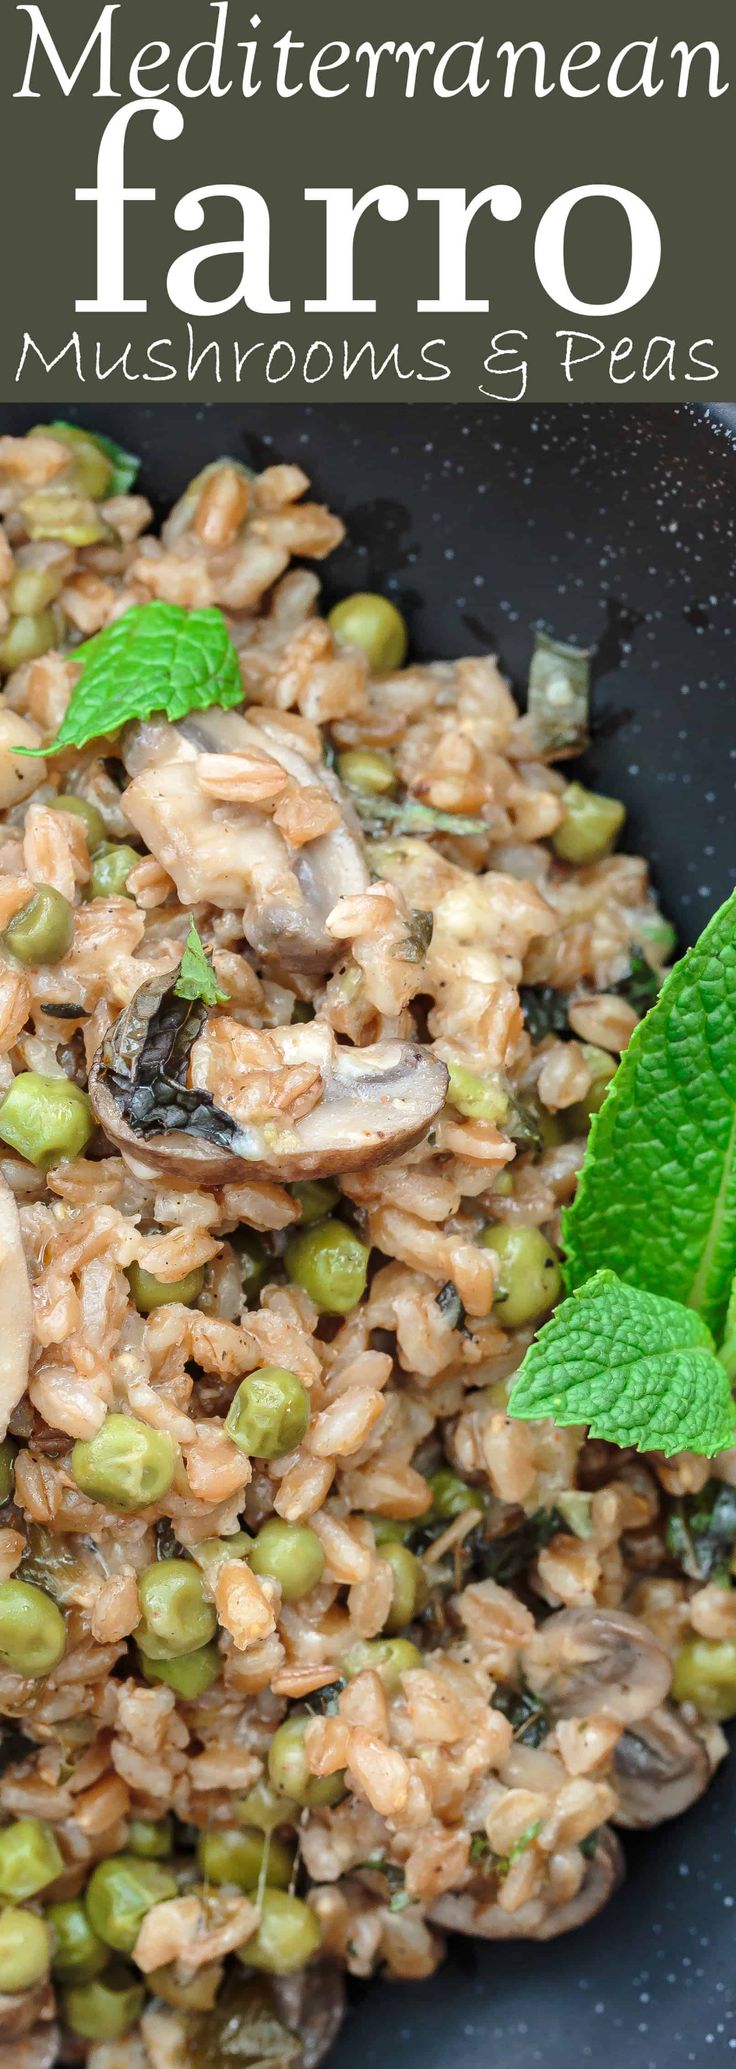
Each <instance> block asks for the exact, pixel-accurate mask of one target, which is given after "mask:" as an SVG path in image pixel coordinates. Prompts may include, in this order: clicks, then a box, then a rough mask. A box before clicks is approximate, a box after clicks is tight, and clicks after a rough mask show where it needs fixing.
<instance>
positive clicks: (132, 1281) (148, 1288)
mask: <svg viewBox="0 0 736 2069" xmlns="http://www.w3.org/2000/svg"><path fill="white" fill-rule="evenodd" d="M127 1279H128V1284H129V1286H130V1290H131V1293H132V1295H133V1299H134V1301H135V1305H136V1307H137V1309H138V1313H139V1315H152V1314H153V1312H154V1309H155V1308H157V1307H168V1306H169V1305H170V1303H171V1302H172V1301H179V1302H181V1305H182V1306H183V1307H194V1304H195V1302H196V1301H197V1300H198V1299H199V1296H200V1293H201V1291H202V1287H203V1285H204V1270H203V1268H202V1266H201V1265H197V1266H195V1269H194V1271H193V1272H187V1273H186V1275H185V1277H184V1278H183V1279H156V1278H154V1275H153V1272H146V1271H144V1269H143V1266H142V1265H141V1264H136V1263H135V1262H133V1264H129V1265H128V1267H127Z"/></svg>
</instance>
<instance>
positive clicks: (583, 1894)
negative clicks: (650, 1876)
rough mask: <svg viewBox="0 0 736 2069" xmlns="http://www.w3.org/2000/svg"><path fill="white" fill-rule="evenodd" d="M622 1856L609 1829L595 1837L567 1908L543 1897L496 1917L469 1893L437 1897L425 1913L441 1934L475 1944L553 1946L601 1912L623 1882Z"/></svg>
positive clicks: (496, 1907) (492, 1907) (495, 1908)
mask: <svg viewBox="0 0 736 2069" xmlns="http://www.w3.org/2000/svg"><path fill="white" fill-rule="evenodd" d="M624 1865H625V1864H624V1856H623V1850H622V1847H621V1844H620V1842H619V1840H618V1839H617V1838H616V1834H615V1832H612V1831H611V1829H610V1826H609V1825H602V1826H601V1829H600V1831H599V1833H598V1834H597V1843H596V1849H595V1853H594V1855H593V1857H592V1859H591V1860H589V1861H588V1863H587V1866H586V1870H585V1874H584V1876H583V1880H582V1882H581V1884H580V1888H579V1890H578V1891H577V1893H576V1895H575V1896H574V1897H571V1898H570V1901H569V1903H567V1904H557V1905H552V1906H550V1905H549V1901H548V1896H547V1895H546V1894H545V1892H544V1891H543V1892H542V1893H541V1895H540V1896H538V1897H532V1898H531V1900H530V1902H529V1903H528V1904H521V1905H520V1907H519V1910H518V1911H502V1909H501V1906H500V1904H496V1903H494V1902H490V1903H488V1902H484V1900H483V1898H482V1897H479V1896H478V1895H477V1894H474V1893H473V1892H472V1891H471V1890H459V1891H458V1892H456V1893H453V1892H449V1893H448V1895H446V1896H443V1897H438V1899H437V1902H436V1903H435V1904H433V1905H432V1909H431V1911H430V1913H429V1916H430V1918H431V1919H432V1922H433V1924H434V1925H442V1926H444V1927H445V1929H446V1931H449V1932H457V1933H468V1934H470V1936H471V1938H473V1939H479V1940H556V1939H557V1938H558V1937H559V1935H560V1933H566V1932H572V1930H573V1928H574V1927H575V1926H577V1925H587V1924H588V1920H589V1919H591V1918H595V1916H596V1913H597V1912H598V1911H602V1909H603V1906H604V1904H607V1903H608V1899H609V1897H612V1896H613V1893H614V1890H616V1889H618V1886H619V1883H620V1882H622V1881H623V1876H624Z"/></svg>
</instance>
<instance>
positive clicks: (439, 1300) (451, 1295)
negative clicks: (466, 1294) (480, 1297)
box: [435, 1279, 465, 1329]
mask: <svg viewBox="0 0 736 2069" xmlns="http://www.w3.org/2000/svg"><path fill="white" fill-rule="evenodd" d="M435 1300H436V1305H437V1307H438V1308H439V1311H440V1314H441V1316H442V1320H443V1322H447V1323H449V1326H450V1328H451V1329H462V1327H463V1324H464V1321H465V1309H464V1307H463V1304H462V1301H461V1299H460V1295H459V1293H458V1290H457V1286H454V1285H453V1283H452V1279H446V1280H445V1283H444V1286H440V1290H439V1293H437V1294H436V1295H435Z"/></svg>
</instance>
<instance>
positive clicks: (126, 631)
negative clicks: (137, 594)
mask: <svg viewBox="0 0 736 2069" xmlns="http://www.w3.org/2000/svg"><path fill="white" fill-rule="evenodd" d="M74 659H75V661H81V662H82V673H81V675H80V678H79V681H78V683H77V685H76V689H74V690H73V691H72V695H71V701H70V703H69V705H68V707H67V710H66V712H65V714H64V718H63V719H62V723H61V725H60V727H59V731H58V733H57V735H56V739H55V740H54V742H53V744H52V745H51V746H50V747H42V748H37V747H31V748H20V747H19V748H17V749H16V750H15V751H16V753H18V754H32V755H33V754H44V755H50V754H58V753H59V752H60V749H61V748H62V747H85V746H86V744H87V741H88V740H99V739H100V738H101V737H102V736H103V735H104V734H106V733H117V732H118V731H119V729H120V727H121V726H124V725H127V724H128V721H129V720H130V719H133V718H150V716H151V713H152V712H154V711H162V712H165V713H166V717H167V718H170V719H174V720H175V719H178V718H186V716H187V713H188V712H190V711H206V710H207V707H208V706H209V705H210V704H220V705H222V707H223V709H225V710H227V709H228V708H229V706H230V705H232V704H239V703H240V702H241V700H242V697H243V694H244V692H243V684H242V681H241V676H240V666H239V663H238V656H237V654H236V652H235V648H234V646H233V643H232V640H231V638H230V634H229V632H228V629H227V625H226V624H225V620H224V618H223V615H222V612H221V611H217V610H208V611H185V610H183V609H182V607H181V605H180V604H176V603H141V604H134V605H133V608H132V610H130V611H126V612H125V614H124V616H123V617H122V618H118V619H117V620H116V622H115V624H114V625H106V626H105V628H104V631H103V632H98V633H96V635H95V637H94V639H89V640H87V642H86V644H85V645H84V646H82V647H78V648H77V650H76V653H75V655H74Z"/></svg>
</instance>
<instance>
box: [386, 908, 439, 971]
mask: <svg viewBox="0 0 736 2069" xmlns="http://www.w3.org/2000/svg"><path fill="white" fill-rule="evenodd" d="M433 928H434V914H433V913H431V912H422V911H421V910H419V909H417V911H416V912H410V914H409V924H408V927H407V929H406V933H405V935H404V939H403V941H399V942H397V944H396V947H395V949H394V950H393V954H394V955H395V956H397V957H398V959H399V961H400V962H402V963H423V962H424V958H425V955H426V953H427V949H428V948H429V944H430V941H431V939H432V932H433Z"/></svg>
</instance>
